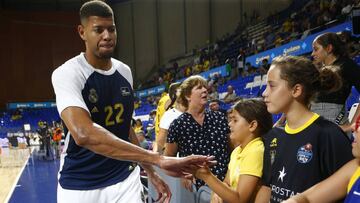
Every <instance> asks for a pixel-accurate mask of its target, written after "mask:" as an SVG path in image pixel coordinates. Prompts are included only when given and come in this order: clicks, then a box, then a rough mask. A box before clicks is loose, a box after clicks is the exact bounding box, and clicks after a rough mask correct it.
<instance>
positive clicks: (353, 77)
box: [343, 59, 360, 92]
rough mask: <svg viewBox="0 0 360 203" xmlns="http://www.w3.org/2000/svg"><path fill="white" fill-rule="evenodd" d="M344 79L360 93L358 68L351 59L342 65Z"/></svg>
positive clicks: (359, 69)
mask: <svg viewBox="0 0 360 203" xmlns="http://www.w3.org/2000/svg"><path fill="white" fill-rule="evenodd" d="M343 66H344V67H343V71H344V72H343V74H344V78H345V79H346V80H347V81H348V82H349V84H350V85H351V86H355V88H356V89H357V91H358V92H360V79H359V78H360V67H359V66H358V65H357V64H356V63H355V62H354V61H353V60H351V59H348V60H347V61H346V62H344V64H343Z"/></svg>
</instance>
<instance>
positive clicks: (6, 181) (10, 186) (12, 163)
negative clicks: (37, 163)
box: [0, 148, 31, 203]
mask: <svg viewBox="0 0 360 203" xmlns="http://www.w3.org/2000/svg"><path fill="white" fill-rule="evenodd" d="M30 151H31V150H30V149H9V148H3V149H2V150H1V154H0V203H3V202H4V203H5V202H8V201H9V198H10V195H11V193H12V192H13V190H14V188H15V187H16V184H17V182H18V180H19V178H20V175H21V173H22V171H23V170H24V167H25V166H26V163H27V161H28V158H29V156H30Z"/></svg>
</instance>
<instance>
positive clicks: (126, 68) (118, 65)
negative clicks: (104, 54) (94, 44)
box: [111, 58, 131, 73]
mask: <svg viewBox="0 0 360 203" xmlns="http://www.w3.org/2000/svg"><path fill="white" fill-rule="evenodd" d="M111 62H112V64H113V66H114V67H115V68H116V69H117V70H119V71H120V72H122V71H126V72H130V73H131V69H130V67H129V66H128V65H127V64H125V63H123V62H122V61H119V60H117V59H115V58H111Z"/></svg>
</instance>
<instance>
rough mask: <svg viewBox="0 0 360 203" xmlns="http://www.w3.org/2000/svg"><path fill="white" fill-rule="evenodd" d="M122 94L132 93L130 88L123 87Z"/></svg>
mask: <svg viewBox="0 0 360 203" xmlns="http://www.w3.org/2000/svg"><path fill="white" fill-rule="evenodd" d="M120 90H121V94H122V96H129V95H130V94H131V92H130V89H129V88H128V87H121V89H120Z"/></svg>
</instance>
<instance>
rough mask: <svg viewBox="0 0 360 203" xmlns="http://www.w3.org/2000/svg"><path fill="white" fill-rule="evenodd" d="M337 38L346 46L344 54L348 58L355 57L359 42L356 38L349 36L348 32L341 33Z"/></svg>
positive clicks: (358, 49)
mask: <svg viewBox="0 0 360 203" xmlns="http://www.w3.org/2000/svg"><path fill="white" fill-rule="evenodd" d="M339 37H340V39H341V41H342V42H343V43H345V44H346V45H345V46H346V52H347V53H348V55H349V57H350V58H352V57H354V56H357V55H358V54H359V53H360V52H359V51H360V44H359V40H358V39H357V38H356V37H353V36H351V32H350V31H342V32H341V34H340V35H339Z"/></svg>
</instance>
